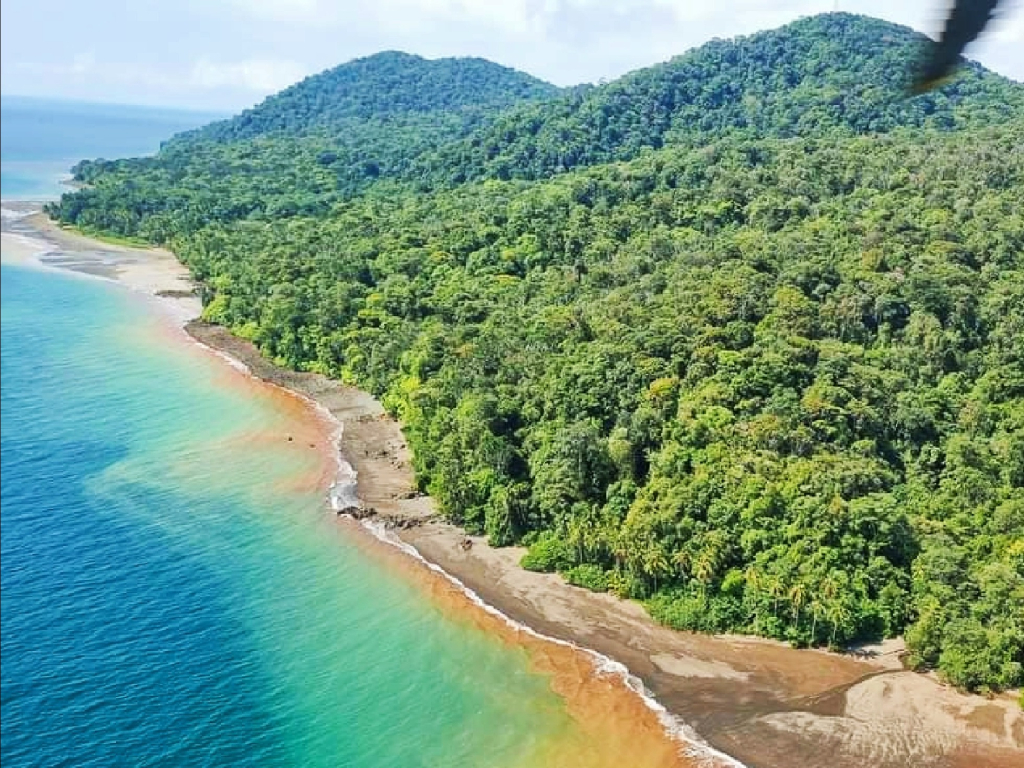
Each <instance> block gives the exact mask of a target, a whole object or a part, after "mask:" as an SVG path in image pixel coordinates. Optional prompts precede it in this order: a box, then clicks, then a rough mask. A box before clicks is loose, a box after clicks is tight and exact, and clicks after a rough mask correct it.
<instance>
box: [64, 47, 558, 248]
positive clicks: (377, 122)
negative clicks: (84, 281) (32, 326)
mask: <svg viewBox="0 0 1024 768" xmlns="http://www.w3.org/2000/svg"><path fill="white" fill-rule="evenodd" d="M559 92H560V91H559V89H558V88H556V87H555V86H553V85H551V84H549V83H545V82H543V81H541V80H538V79H537V78H534V77H531V76H530V75H527V74H524V73H522V72H517V71H516V70H513V69H509V68H507V67H502V66H500V65H498V64H494V63H492V62H489V61H484V60H483V59H468V58H462V59H456V58H448V59H436V60H429V59H424V58H421V57H419V56H411V55H409V54H405V53H398V52H394V51H389V52H384V53H379V54H376V55H374V56H369V57H367V58H364V59H357V60H355V61H351V62H349V63H347V64H343V65H341V66H339V67H335V68H334V69H330V70H328V71H326V72H322V73H320V74H318V75H313V76H312V77H308V78H306V79H305V80H303V81H302V82H300V83H297V84H295V85H293V86H291V87H290V88H287V89H285V90H284V91H282V92H281V93H279V94H277V95H274V96H271V97H269V98H268V99H266V100H265V101H264V102H263V103H262V104H259V105H258V106H256V107H253V108H252V109H249V110H246V111H245V112H242V113H241V114H240V115H237V116H236V117H233V118H231V119H228V120H222V121H219V122H216V123H212V124H211V125H208V126H206V127H204V128H200V129H197V130H194V131H189V132H186V133H182V134H179V135H178V136H175V137H173V138H172V139H171V140H170V141H168V142H167V143H166V144H165V145H164V146H163V147H162V149H161V150H160V152H159V153H158V154H157V156H156V157H147V158H136V159H129V160H119V161H110V160H101V161H85V162H82V163H80V164H79V165H78V166H76V168H75V169H74V173H75V177H76V179H78V180H79V181H82V182H86V183H88V184H90V185H94V186H95V187H96V189H95V191H93V192H86V193H84V194H83V195H81V196H79V198H78V199H77V200H76V201H75V204H76V205H78V204H81V205H83V207H86V208H88V209H89V210H88V211H83V212H82V214H81V215H82V216H84V217H85V218H84V220H83V221H82V222H81V223H82V224H83V225H85V226H87V227H97V228H100V229H114V230H117V231H119V232H121V233H122V234H132V235H142V236H144V237H149V238H154V237H155V238H157V239H159V238H160V237H162V236H164V233H170V232H172V231H179V230H180V229H181V228H182V227H183V226H185V224H184V222H185V221H186V220H188V221H189V222H199V221H206V220H209V219H211V218H216V219H219V220H232V219H243V218H248V217H251V216H273V217H279V216H289V215H297V214H305V215H311V214H313V215H315V214H323V213H325V212H326V211H327V210H328V209H329V207H330V205H331V204H332V203H333V202H335V201H337V200H339V199H342V198H345V197H349V196H351V195H353V194H356V193H358V192H360V191H362V190H363V189H365V188H366V187H367V186H369V185H370V184H372V183H374V182H375V181H376V180H377V179H378V178H381V177H385V178H387V177H403V176H408V175H409V174H410V173H411V166H412V163H413V161H414V160H415V159H416V158H417V157H420V156H423V155H424V154H428V153H430V152H433V151H435V150H436V149H438V148H439V147H441V146H444V145H445V144H446V143H450V142H453V141H456V140H458V139H460V138H462V137H465V136H467V135H468V134H470V133H472V132H473V131H474V130H480V129H483V128H486V126H487V125H489V124H490V122H491V121H492V120H494V119H495V118H496V117H497V115H499V114H500V113H501V111H502V110H503V109H505V108H507V107H509V106H511V105H513V104H523V103H528V102H531V101H536V100H539V99H544V98H550V97H552V96H554V95H555V94H557V93H559ZM129 179H130V182H131V183H130V184H129V185H128V186H129V190H127V191H126V192H127V194H122V192H121V191H119V188H120V186H121V185H122V182H124V181H127V180H129ZM112 188H113V189H112ZM171 189H173V190H174V193H173V196H169V195H168V194H167V193H168V191H169V190H171ZM108 193H111V194H113V195H114V197H115V198H118V199H116V200H112V201H111V205H112V207H108V206H107V204H106V201H107V197H108ZM151 193H152V194H151ZM129 199H130V200H131V201H132V202H131V205H130V206H129V207H128V208H126V205H125V204H126V202H127V200H129ZM115 209H116V210H115ZM169 209H173V211H174V212H175V218H176V219H177V223H176V224H174V225H167V226H165V225H164V223H163V222H162V220H153V218H152V216H153V214H158V213H161V212H164V211H168V210H169ZM183 214H187V215H183ZM73 215H74V214H73ZM147 218H148V219H149V222H148V225H144V230H142V231H138V226H139V225H140V224H142V222H143V219H147ZM157 224H159V226H157ZM192 225H193V224H189V225H188V226H192Z"/></svg>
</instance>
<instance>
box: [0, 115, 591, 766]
mask: <svg viewBox="0 0 1024 768" xmlns="http://www.w3.org/2000/svg"><path fill="white" fill-rule="evenodd" d="M9 106H10V104H9V102H8V100H6V99H5V101H4V109H3V130H2V136H3V139H4V146H3V190H4V196H5V197H8V196H9V193H11V192H13V193H14V194H22V193H29V194H24V195H23V196H25V197H39V198H47V197H51V198H52V197H53V196H54V195H55V194H57V193H59V192H60V188H59V186H58V185H57V184H56V181H55V180H56V179H57V178H58V177H59V176H60V175H61V174H62V173H63V172H64V170H65V169H66V167H67V164H68V163H70V162H71V161H73V160H74V159H77V158H78V157H80V156H89V155H94V154H107V155H108V156H115V155H118V154H133V153H138V152H144V151H151V150H152V149H155V147H156V142H157V141H158V138H157V137H159V136H166V135H167V134H169V133H171V132H172V126H173V130H179V129H181V128H185V127H188V126H189V124H195V120H196V118H195V116H188V115H184V116H182V115H167V114H166V113H160V112H153V111H149V112H148V113H145V114H142V115H141V117H140V113H139V112H137V111H133V110H128V111H127V113H126V114H120V115H119V114H117V113H116V110H114V111H113V112H112V111H111V109H110V108H102V109H101V110H100V111H99V112H98V113H97V112H96V110H94V109H93V108H88V109H85V111H84V112H83V110H82V109H81V108H80V107H77V106H75V105H70V106H66V105H65V106H59V108H54V106H53V105H43V106H42V107H40V106H39V105H38V104H36V105H31V104H30V105H29V106H31V107H33V108H34V109H37V113H36V114H34V115H29V116H26V115H25V114H24V111H22V112H19V111H18V110H12V109H9ZM39 109H42V110H43V114H39V113H38V110H39ZM41 125H42V126H45V130H44V131H40V130H39V126H41ZM33 126H35V127H33ZM111 126H113V127H111ZM33 132H34V133H33ZM119 150H120V151H119ZM0 286H2V301H0V307H2V322H0V327H2V342H0V353H2V366H0V372H2V385H0V393H2V421H3V430H2V432H0V453H2V465H3V472H2V500H0V506H2V509H3V514H2V517H0V569H2V579H0V584H2V603H3V620H2V628H0V630H2V631H0V643H2V657H3V665H2V678H0V706H2V718H0V742H2V744H0V757H2V760H3V764H4V766H5V767H6V766H30V765H32V766H34V765H39V766H53V765H76V766H79V765H83V766H87V765H96V766H111V765H175V766H180V765H260V766H266V765H303V766H320V765H323V766H341V765H344V766H414V765H424V766H427V765H431V766H432V765H438V766H442V765H443V766H460V765H464V766H499V765H500V766H519V765H531V764H534V765H536V764H542V763H543V757H542V755H543V754H545V753H547V754H550V749H551V745H552V744H553V743H556V742H559V741H560V740H561V739H562V737H563V736H564V735H565V734H567V733H571V732H572V730H573V725H572V721H571V718H570V717H569V715H568V713H567V711H566V708H565V705H564V702H563V700H562V699H560V698H559V697H558V696H556V695H555V694H554V693H553V692H552V690H551V686H550V679H549V678H547V677H546V676H543V675H538V674H535V673H534V672H531V671H530V670H529V669H528V658H527V654H526V652H525V651H524V650H522V649H519V648H513V647H509V646H507V645H505V644H503V643H502V642H501V641H500V640H498V639H496V638H495V637H493V636H492V635H489V634H488V633H486V632H485V631H484V630H483V629H481V628H479V627H477V626H473V625H472V624H471V623H469V622H465V621H458V620H454V621H453V620H451V619H450V618H447V617H446V616H445V615H443V614H442V612H441V607H440V606H438V605H437V604H436V603H435V602H432V601H430V600H427V599H424V594H423V591H422V589H421V587H420V586H418V585H416V584H414V583H413V582H412V581H410V580H408V579H403V578H401V577H399V576H396V575H392V574H390V573H389V572H388V569H387V568H386V567H385V566H384V565H383V564H382V563H381V562H379V561H377V560H375V559H374V558H373V557H372V556H370V555H368V554H367V553H365V552H364V551H362V550H361V549H360V548H359V547H358V546H356V545H355V544H354V543H353V541H352V539H351V536H346V534H345V533H344V531H343V529H342V528H340V527H339V526H338V525H337V523H336V521H335V520H334V519H333V517H332V516H331V515H330V514H329V513H328V512H327V511H326V510H325V505H324V498H323V484H324V483H323V481H324V478H325V473H329V472H333V466H332V465H331V464H330V463H329V462H328V460H327V456H328V453H327V452H326V450H324V449H325V442H326V440H327V438H328V436H329V435H328V431H327V429H326V428H325V426H324V425H323V424H322V423H320V422H318V421H317V420H316V419H315V418H314V417H313V414H312V412H311V411H310V409H309V408H308V407H307V406H306V405H304V404H302V403H300V402H298V401H297V400H296V399H295V398H292V397H290V396H288V395H286V394H284V393H281V392H278V391H275V390H272V389H270V388H268V387H265V386H262V385H260V384H258V383H256V382H254V381H252V380H251V379H249V378H248V377H246V376H244V375H243V374H241V373H239V372H238V371H235V370H232V369H231V368H230V367H228V366H226V365H225V364H224V362H223V361H222V360H220V359H218V358H216V357H215V356H213V355H212V354H210V353H209V352H206V351H203V350H201V349H200V348H199V347H197V346H195V345H192V344H189V343H188V342H187V341H186V340H185V339H184V336H183V333H182V332H181V331H180V330H179V329H176V328H175V327H174V325H173V323H172V322H171V321H170V320H169V319H161V315H160V314H159V312H156V311H154V305H153V302H152V300H149V299H144V298H141V297H139V296H134V295H132V294H130V293H129V292H127V291H125V290H123V289H122V288H120V287H118V286H115V285H112V284H108V283H104V282H102V281H98V280H90V279H85V278H81V277H76V276H71V275H65V274H60V273H57V272H54V271H42V270H35V269H28V268H21V267H16V266H9V265H6V264H5V265H4V266H3V267H2V276H0ZM289 437H290V438H291V439H290V440H289Z"/></svg>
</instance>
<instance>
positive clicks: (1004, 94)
mask: <svg viewBox="0 0 1024 768" xmlns="http://www.w3.org/2000/svg"><path fill="white" fill-rule="evenodd" d="M925 40H926V38H925V37H924V36H923V35H921V34H919V33H917V32H914V31H913V30H911V29H909V28H908V27H902V26H899V25H896V24H892V23H889V22H886V21H881V20H879V19H873V18H868V17H865V16H857V15H852V14H847V13H831V14H823V15H819V16H814V17H810V18H806V19H802V20H800V21H796V22H794V23H792V24H789V25H787V26H784V27H781V28H779V29H774V30H770V31H766V32H760V33H758V34H755V35H752V36H749V37H744V38H738V39H735V40H715V41H712V42H710V43H707V44H706V45H704V46H701V47H700V48H697V49H695V50H693V51H691V52H689V53H687V54H685V55H683V56H679V57H677V58H675V59H672V60H671V61H669V62H666V63H664V64H659V65H657V66H653V67H649V68H647V69H642V70H639V71H636V72H633V73H631V74H628V75H626V76H625V77H623V78H621V79H619V80H616V81H614V82H612V83H609V84H607V85H605V86H602V87H599V88H595V89H592V90H589V91H584V92H580V93H570V94H567V95H566V96H564V97H563V98H561V99H558V100H554V101H550V102H544V103H541V104H537V105H531V106H525V107H522V108H520V109H517V110H515V111H512V112H511V113H509V114H507V115H504V116H502V118H501V119H499V120H498V121H497V122H496V123H495V124H494V125H492V126H491V127H489V128H488V129H486V130H483V131H480V132H478V133H476V134H474V135H472V136H470V137H468V138H467V139H466V140H464V141H463V142H460V143H458V144H456V145H454V146H451V147H448V148H446V149H445V150H443V151H442V152H441V153H440V154H439V155H438V156H428V157H426V158H424V162H423V164H422V166H423V167H421V168H420V169H418V174H419V175H425V176H428V177H436V178H439V179H447V180H449V181H456V182H459V181H464V180H466V179H473V178H541V177H544V176H549V175H551V174H553V173H557V172H560V171H564V170H566V169H568V168H573V167H577V166H580V165H593V164H596V163H601V162H608V161H613V160H628V159H630V158H633V157H636V155H637V153H638V152H639V151H640V150H641V149H642V148H644V147H651V148H658V147H661V146H666V145H670V144H689V145H694V144H699V143H702V142H706V141H709V140H710V139H711V138H714V137H719V136H722V135H724V134H726V133H740V134H743V135H745V136H747V137H770V136H778V137H795V136H801V137H805V138H806V137H809V136H822V135H826V134H832V133H837V132H838V133H841V134H847V135H851V134H870V133H880V132H885V131H890V130H893V129H895V128H898V127H933V128H936V129H939V130H949V129H953V128H957V127H964V126H968V125H986V124H993V123H998V122H1005V121H1008V120H1021V119H1024V92H1022V89H1021V88H1019V87H1017V86H1016V85H1015V84H1014V83H1012V81H1009V80H1007V79H1006V78H1004V77H1001V76H999V75H996V74H994V73H992V72H989V71H987V70H986V69H984V68H983V67H981V66H979V65H978V64H974V63H970V64H968V65H967V66H966V67H964V68H963V69H962V70H961V72H960V74H959V75H958V76H957V77H956V79H955V80H954V81H953V82H951V83H950V84H948V85H946V86H945V87H943V88H941V89H939V90H937V91H934V92H933V93H930V94H926V95H923V96H919V97H917V98H912V99H911V98H907V96H906V94H907V86H908V83H909V82H910V80H911V74H912V70H913V67H914V66H915V64H916V62H917V61H918V59H919V56H920V54H921V48H922V44H923V42H924V41H925Z"/></svg>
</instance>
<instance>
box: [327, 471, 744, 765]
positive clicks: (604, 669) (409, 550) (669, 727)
mask: <svg viewBox="0 0 1024 768" xmlns="http://www.w3.org/2000/svg"><path fill="white" fill-rule="evenodd" d="M342 461H343V462H344V460H342ZM346 463H347V462H346ZM332 505H333V504H332ZM335 509H337V507H335ZM359 522H360V523H362V525H363V527H364V528H365V529H366V530H368V531H369V532H370V533H371V534H373V535H374V537H376V538H377V539H379V540H380V541H382V542H384V543H385V544H389V545H390V546H393V547H395V548H397V549H399V550H401V551H402V552H404V553H405V554H406V555H408V556H409V557H412V558H414V559H416V560H417V561H419V562H420V563H422V564H423V565H424V566H426V567H427V568H429V569H430V570H431V571H433V572H434V573H437V574H439V575H440V576H442V577H443V578H445V579H447V580H448V581H449V582H450V583H451V584H452V585H454V586H455V587H456V588H457V589H458V590H459V591H460V592H462V594H464V595H465V596H466V597H467V598H468V599H469V601H470V602H472V603H473V604H474V605H476V606H477V607H479V608H480V609H482V610H484V611H486V612H487V613H489V614H491V615H492V616H495V617H496V618H498V619H500V620H501V621H502V622H504V623H505V624H506V625H508V626H510V627H512V628H513V629H515V630H516V631H518V632H523V633H525V634H527V635H530V636H531V637H536V638H538V639H540V640H543V641H545V642H548V643H555V644H557V645H561V646H564V647H567V648H572V649H573V650H575V651H577V652H578V653H583V654H586V655H587V656H588V657H589V658H590V661H591V663H592V664H593V666H594V670H595V672H596V673H597V674H599V675H609V676H612V677H618V678H619V679H621V680H622V682H623V683H624V684H625V685H626V687H628V688H629V689H630V690H631V691H633V692H634V693H636V695H637V696H639V697H640V699H641V701H643V703H644V705H645V706H646V707H647V708H648V709H650V710H651V711H652V712H654V713H655V714H656V715H657V717H658V720H659V722H660V723H661V724H662V726H663V727H664V728H665V730H666V732H667V733H668V734H669V735H670V736H671V737H672V738H673V739H675V740H676V741H677V742H679V745H680V746H679V748H680V752H681V753H682V754H683V755H684V756H685V757H687V758H688V759H690V760H693V761H695V762H697V763H699V764H700V765H703V766H707V767H708V768H747V766H746V765H744V764H743V763H741V762H740V761H739V760H736V759H735V758H734V757H731V756H729V755H727V754H725V753H724V752H720V751H719V750H717V749H715V748H714V747H712V746H711V745H710V744H708V743H707V742H706V741H705V740H704V739H702V738H701V737H700V735H699V734H698V733H697V732H696V731H695V730H694V729H693V728H692V727H691V726H690V725H688V724H687V723H685V722H683V721H682V720H681V719H679V718H678V717H676V716H675V715H673V714H672V713H671V712H669V711H668V710H667V709H666V708H665V707H664V706H663V705H662V704H661V702H659V701H658V700H657V699H656V698H654V696H653V695H652V694H651V693H650V692H649V691H648V690H647V688H646V686H645V685H644V683H643V681H642V680H641V679H640V678H639V677H637V676H636V675H634V674H633V673H632V672H630V671H629V668H628V667H627V666H626V665H625V664H623V663H622V662H620V661H616V660H615V659H613V658H611V657H609V656H605V655H604V654H603V653H599V652H598V651H595V650H593V649H592V648H587V647H586V646H582V645H578V644H576V643H573V642H570V641H568V640H562V639H560V638H557V637H551V636H550V635H545V634H543V633H541V632H538V631H537V630H535V629H534V628H533V627H531V626H529V625H527V624H523V623H522V622H519V621H516V620H515V619H513V618H512V617H511V616H508V615H507V614H505V613H503V612H501V611H500V610H498V609H497V608H495V607H494V606H493V605H491V604H490V603H488V602H486V601H485V600H484V599H483V598H482V597H480V595H478V594H477V593H476V592H474V591H473V590H472V589H470V588H469V587H468V586H466V584H465V583H464V582H463V581H461V580H460V579H459V578H458V577H456V576H453V575H452V574H450V573H448V571H446V570H445V569H444V568H442V567H441V566H439V565H438V564H437V563H432V562H430V561H429V560H428V559H427V558H425V557H424V556H423V555H422V554H421V553H420V551H419V550H418V549H416V548H415V547H414V546H412V545H411V544H408V543H407V542H404V541H402V540H401V539H400V538H398V536H396V535H395V534H394V532H393V531H392V530H390V529H389V528H387V527H386V526H385V525H384V524H382V523H381V522H379V521H376V520H373V519H372V518H367V519H363V520H360V521H359Z"/></svg>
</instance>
